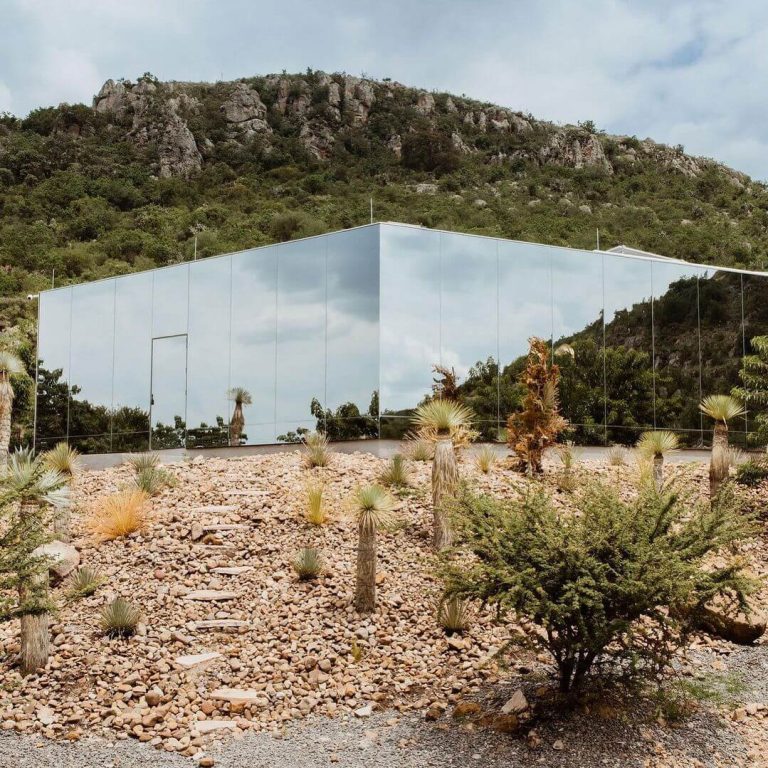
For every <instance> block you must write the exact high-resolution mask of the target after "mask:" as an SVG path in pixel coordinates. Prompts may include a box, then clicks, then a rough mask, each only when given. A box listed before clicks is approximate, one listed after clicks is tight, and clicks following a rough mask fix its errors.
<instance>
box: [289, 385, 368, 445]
mask: <svg viewBox="0 0 768 768" xmlns="http://www.w3.org/2000/svg"><path fill="white" fill-rule="evenodd" d="M309 411H310V413H311V414H312V416H313V417H314V418H315V419H316V420H317V424H316V426H315V429H316V430H318V431H319V432H324V433H325V434H326V435H327V436H328V439H329V440H333V441H339V440H366V439H370V438H377V437H378V436H379V420H378V415H379V392H378V390H374V391H373V394H372V395H371V402H370V404H369V405H368V411H367V412H366V413H360V408H359V407H358V406H357V405H355V403H352V402H347V403H344V404H343V405H340V406H339V407H338V408H336V409H335V410H333V409H332V408H323V406H322V404H321V403H320V401H319V400H318V399H317V398H316V397H313V398H312V402H311V403H310V406H309ZM309 431H310V430H309V429H307V428H306V427H298V428H297V429H296V430H295V431H290V432H286V433H285V434H284V435H278V436H277V442H278V443H299V442H301V438H302V436H303V435H306V434H307V433H308V432H309Z"/></svg>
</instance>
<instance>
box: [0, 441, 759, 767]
mask: <svg viewBox="0 0 768 768" xmlns="http://www.w3.org/2000/svg"><path fill="white" fill-rule="evenodd" d="M385 466H386V462H385V461H384V460H382V459H378V458H375V457H373V456H370V455H368V454H363V453H356V454H334V456H333V460H332V463H331V466H330V467H329V468H327V469H315V470H307V469H305V468H303V467H302V463H301V457H300V455H299V453H298V452H287V453H280V454H273V455H266V456H248V457H243V458H238V459H208V460H203V459H196V460H194V461H191V462H186V463H183V464H178V465H173V466H172V467H170V469H169V471H170V472H171V473H172V474H173V475H174V477H175V480H176V482H175V485H174V486H173V487H171V488H169V489H166V490H165V491H163V493H162V494H161V495H160V496H159V497H157V498H156V499H155V500H154V502H153V509H152V515H151V521H150V524H149V526H148V528H147V529H146V531H145V532H144V533H142V534H135V535H133V536H131V537H129V538H127V539H122V540H116V541H112V542H104V543H98V542H96V541H95V540H94V539H93V538H92V537H91V536H90V535H89V534H88V533H87V532H86V529H85V526H84V520H85V518H86V516H87V514H88V510H89V509H90V508H91V507H92V505H94V504H96V503H97V502H98V499H99V498H100V497H102V496H104V495H106V494H108V493H111V492H113V491H115V490H117V489H118V488H119V487H121V486H122V485H123V484H124V483H126V482H127V481H129V480H130V478H131V475H132V470H131V469H130V468H129V467H127V466H120V467H115V468H111V469H107V470H103V471H98V472H86V473H84V474H83V475H81V476H80V478H79V479H78V481H77V485H76V488H75V499H76V503H77V509H76V513H75V520H74V543H75V544H76V546H77V547H78V549H79V550H80V554H81V560H82V563H83V564H85V565H88V566H89V567H91V568H95V569H97V570H98V571H99V572H101V573H102V574H103V575H104V576H106V577H107V581H106V583H105V584H104V585H103V586H102V587H101V588H100V589H99V590H98V591H97V592H96V594H95V595H93V596H92V597H88V598H85V599H83V600H79V601H76V602H67V601H66V600H65V591H66V587H67V585H66V582H65V583H64V584H63V585H61V586H60V587H59V588H58V589H57V590H56V597H57V598H58V601H59V604H60V606H61V607H60V610H59V613H58V615H57V616H56V618H55V621H54V625H53V628H52V636H53V655H52V658H51V661H50V663H49V667H48V669H47V670H46V672H45V673H44V674H40V675H37V676H32V677H29V678H26V679H23V678H21V676H20V675H19V674H18V672H17V671H16V669H15V668H14V656H15V653H16V651H17V650H18V639H17V638H18V625H17V623H16V622H9V623H7V624H5V625H3V626H0V649H1V650H2V666H0V676H1V677H2V690H1V691H0V728H1V729H2V733H0V765H6V764H10V763H11V762H12V763H13V764H14V765H15V766H17V768H26V766H27V765H29V766H32V765H35V766H38V765H40V766H45V765H51V766H53V765H56V766H66V765H70V764H71V765H73V766H74V765H77V766H81V765H82V766H85V765H92V766H102V765H103V766H107V765H121V766H131V765H141V764H143V761H146V762H147V763H148V762H150V761H151V762H155V763H157V764H158V765H165V764H168V765H176V764H178V765H182V764H185V762H186V763H187V764H188V758H190V757H194V758H195V759H196V760H202V764H207V763H209V761H210V760H215V761H216V764H217V765H226V766H240V765H243V766H245V765H248V766H259V765H265V766H266V765H273V764H282V765H286V766H304V765H325V764H339V765H340V766H358V765H363V764H366V765H381V766H389V765H392V766H394V765H405V766H410V765H413V766H417V765H419V766H421V765H446V766H449V765H460V764H461V765H465V764H466V763H467V762H470V763H474V764H478V765H492V766H495V765H517V764H519V765H528V764H543V765H556V766H560V765H562V766H566V765H596V766H597V765H642V766H673V765H674V766H700V765H713V766H714V765H723V766H725V765H729V766H731V765H744V766H747V765H761V764H763V765H768V760H766V757H765V754H766V752H768V738H767V737H766V734H765V724H766V717H767V716H768V715H767V713H768V709H766V704H768V683H766V680H768V654H767V653H766V651H765V648H766V646H765V645H759V646H757V647H756V648H747V649H744V648H738V647H736V646H732V645H729V644H728V643H724V642H719V641H713V640H711V639H709V638H706V637H701V638H698V639H697V640H696V642H695V644H694V647H693V648H692V650H691V651H690V653H689V655H688V657H687V658H681V660H680V664H679V671H680V675H681V678H682V679H684V680H687V681H689V682H692V683H695V684H698V685H699V688H700V689H701V692H700V694H699V696H698V698H699V699H700V701H699V702H698V704H697V707H696V709H695V711H694V712H693V714H691V715H690V716H688V717H686V718H684V719H683V720H682V721H681V722H680V723H676V724H674V725H669V724H659V723H658V722H657V712H656V711H655V710H654V707H653V705H652V704H650V703H642V704H641V703H637V702H633V701H631V700H629V701H628V700H624V699H618V698H617V699H611V700H608V699H605V700H594V701H592V702H590V703H589V704H586V705H585V706H584V707H583V708H582V709H581V710H580V711H578V712H576V713H573V714H570V715H567V716H566V715H562V714H560V713H556V714H554V715H550V716H548V717H546V718H539V717H537V716H535V715H534V714H531V715H530V718H529V719H528V720H527V722H524V727H523V728H522V729H520V730H518V731H517V732H515V733H505V732H504V731H506V730H515V729H512V728H511V727H510V726H511V722H510V720H509V719H506V720H505V718H504V716H503V714H502V707H503V706H504V704H505V703H506V702H507V701H508V700H509V699H510V698H511V697H512V696H513V694H515V692H516V691H518V690H519V689H522V690H523V691H524V692H525V694H526V696H527V697H528V699H529V701H531V702H532V703H535V702H536V700H537V695H538V694H537V690H539V691H540V689H541V686H542V684H544V683H546V682H547V678H546V675H547V667H546V663H545V662H546V659H545V658H544V657H541V658H537V657H536V656H535V655H533V654H531V653H529V652H525V653H524V652H517V653H516V654H515V655H514V656H513V657H512V658H509V657H505V659H504V661H503V663H500V662H499V660H498V659H495V658H494V654H495V653H496V651H497V650H498V649H499V648H500V647H501V646H502V645H503V644H504V643H505V640H506V639H507V638H508V637H509V627H508V626H504V625H503V624H502V625H499V624H497V623H496V622H495V621H494V620H493V616H491V615H489V614H487V613H482V612H480V613H475V615H474V616H473V621H472V626H471V629H470V630H469V632H468V633H466V634H465V635H464V636H463V637H462V638H447V637H446V636H445V634H444V633H443V632H442V630H441V629H440V628H439V626H438V624H437V621H436V618H435V614H436V601H437V597H438V595H439V585H438V583H437V581H436V580H435V578H434V576H433V562H434V561H433V555H432V553H431V551H430V548H429V534H430V530H431V508H430V497H429V466H428V465H426V464H420V463H414V464H413V465H412V467H413V470H414V479H413V487H412V488H411V489H409V490H407V491H405V492H401V493H400V494H399V498H400V502H401V503H400V508H399V510H398V524H397V526H395V528H394V529H393V530H390V531H387V532H383V533H382V534H380V541H379V569H378V582H379V594H378V601H379V605H378V610H377V612H376V613H375V614H373V615H372V616H370V617H361V616H359V615H358V614H357V613H356V612H355V611H354V609H353V607H352V605H351V601H352V596H353V590H354V565H355V555H356V551H355V545H356V530H355V525H354V523H353V522H352V521H351V520H350V519H349V516H348V514H347V512H348V504H349V498H350V496H351V493H352V491H353V489H354V488H355V487H356V486H357V485H358V484H360V483H365V482H370V481H373V480H375V479H376V478H377V477H378V475H379V474H380V472H381V471H382V469H383V468H384V467H385ZM585 469H586V470H587V471H591V472H600V473H604V474H607V475H610V476H611V477H613V478H615V479H616V480H618V481H621V482H624V481H626V480H628V478H629V475H630V473H631V472H632V469H631V468H629V467H627V468H608V467H606V466H604V465H600V464H597V463H589V464H588V465H587V466H585ZM462 471H463V474H464V475H465V476H466V477H468V478H470V479H471V481H472V482H473V483H475V484H476V485H477V486H478V488H479V489H481V490H490V491H493V492H494V493H495V494H498V495H509V494H511V493H513V492H514V490H515V488H516V487H517V486H519V485H520V484H521V483H523V482H525V481H524V480H523V479H521V478H520V477H519V476H517V475H515V474H513V473H511V472H510V471H509V470H507V469H505V468H504V467H503V465H502V464H499V465H497V467H496V468H494V469H493V470H492V472H491V474H490V475H489V476H485V475H482V474H481V473H479V472H478V471H477V469H476V468H475V467H474V465H473V463H472V461H471V457H470V456H469V455H467V456H465V457H464V458H463V459H462ZM679 471H688V472H694V474H695V476H696V478H697V480H698V481H699V482H701V483H702V486H703V485H704V483H705V481H706V477H705V474H706V473H705V469H704V467H703V466H701V467H699V468H696V469H690V468H688V469H685V470H683V469H681V470H679ZM310 479H315V480H317V479H322V480H323V482H324V483H325V484H326V492H325V496H326V501H327V504H328V509H329V511H330V514H331V521H330V522H329V523H328V524H327V525H325V526H323V527H321V528H317V527H313V526H310V525H309V524H307V523H306V522H305V521H304V519H303V515H302V513H303V510H304V488H305V485H306V483H307V482H308V481H309V480H310ZM553 493H555V495H557V494H558V492H557V491H556V490H554V488H553ZM307 545H313V546H318V547H319V548H320V549H321V550H322V552H323V555H324V560H325V566H326V567H325V571H324V574H323V575H322V576H321V577H320V579H318V580H317V581H315V582H300V581H298V579H297V577H296V575H295V573H294V571H293V568H292V560H293V558H294V556H295V554H296V552H297V550H298V549H299V548H300V547H302V546H307ZM767 550H768V547H766V543H765V540H764V539H758V540H756V541H755V542H753V543H750V544H749V545H748V547H747V548H746V549H745V554H746V555H747V556H748V557H749V558H750V560H751V562H752V564H753V568H754V570H755V571H757V572H759V573H763V574H764V573H765V571H766V553H767ZM222 568H223V569H227V570H225V571H219V570H217V569H222ZM229 569H232V570H229ZM117 595H121V596H123V597H126V598H128V599H130V600H131V601H133V602H135V603H137V604H138V605H139V606H140V607H141V609H142V611H143V619H142V623H141V625H140V626H139V631H138V633H137V634H136V635H135V636H134V637H132V638H130V639H124V640H121V639H114V640H110V639H107V638H105V637H104V636H103V635H102V633H101V631H100V629H99V626H98V622H99V614H100V611H101V609H102V607H103V606H104V605H105V604H106V603H107V602H109V601H110V600H111V599H112V598H113V597H115V596H117ZM195 598H198V599H195ZM201 598H202V599H201ZM212 598H215V599H212ZM757 602H758V606H759V607H764V606H765V605H766V604H767V603H768V600H766V595H765V593H762V594H761V595H759V596H758V599H757ZM201 654H211V656H210V657H208V658H207V660H203V659H201V658H200V655H201ZM237 699H241V700H240V701H238V700H237ZM457 707H458V708H459V709H460V710H461V709H462V708H465V709H467V710H468V712H469V714H468V716H467V717H466V718H463V719H458V718H456V717H454V716H453V715H454V713H455V711H456V708H457ZM523 719H524V720H525V717H524V718H523ZM45 737H47V738H45ZM51 740H54V741H51ZM115 740H117V741H119V742H120V743H118V744H115ZM152 747H157V748H159V749H160V750H162V751H163V752H165V753H168V754H165V755H162V754H158V753H157V752H155V751H154V750H153V749H152ZM20 755H21V757H20ZM4 760H5V762H4ZM25 760H26V761H27V762H25ZM761 760H762V761H763V762H762V763H761V762H760V761H761Z"/></svg>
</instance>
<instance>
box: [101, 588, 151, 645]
mask: <svg viewBox="0 0 768 768" xmlns="http://www.w3.org/2000/svg"><path fill="white" fill-rule="evenodd" d="M140 620H141V610H140V609H139V608H138V607H137V606H135V605H134V604H133V603H130V602H128V600H126V599H125V598H124V597H116V598H115V599H114V600H113V601H112V602H111V603H109V605H107V606H105V607H104V609H103V610H102V612H101V621H100V626H101V629H102V632H104V634H105V635H107V637H130V636H131V635H132V634H133V633H134V632H135V631H136V627H137V626H138V624H139V621H140Z"/></svg>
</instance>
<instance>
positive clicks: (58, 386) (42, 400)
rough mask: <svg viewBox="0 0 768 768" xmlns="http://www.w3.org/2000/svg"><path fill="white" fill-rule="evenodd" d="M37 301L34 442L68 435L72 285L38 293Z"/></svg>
mask: <svg viewBox="0 0 768 768" xmlns="http://www.w3.org/2000/svg"><path fill="white" fill-rule="evenodd" d="M39 301H40V309H39V312H40V318H39V323H40V325H39V328H38V340H39V346H38V351H37V354H38V360H37V412H36V415H35V442H36V443H37V442H39V441H42V440H45V439H50V440H51V441H52V442H56V441H57V439H65V438H66V436H67V416H68V413H69V337H70V319H71V315H72V289H71V288H59V289H58V290H56V291H50V292H47V293H41V294H40V299H39Z"/></svg>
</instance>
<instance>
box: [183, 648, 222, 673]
mask: <svg viewBox="0 0 768 768" xmlns="http://www.w3.org/2000/svg"><path fill="white" fill-rule="evenodd" d="M220 658H221V654H220V653H218V652H216V651H211V652H210V653H195V654H192V655H191V656H179V657H178V658H177V659H176V663H177V664H178V665H179V666H180V667H184V669H192V668H193V667H197V666H200V664H207V663H208V662H209V661H213V660H214V659H220Z"/></svg>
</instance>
